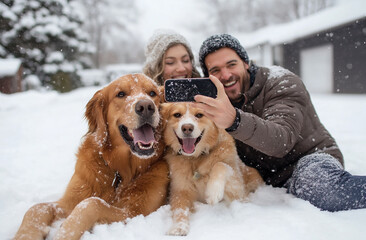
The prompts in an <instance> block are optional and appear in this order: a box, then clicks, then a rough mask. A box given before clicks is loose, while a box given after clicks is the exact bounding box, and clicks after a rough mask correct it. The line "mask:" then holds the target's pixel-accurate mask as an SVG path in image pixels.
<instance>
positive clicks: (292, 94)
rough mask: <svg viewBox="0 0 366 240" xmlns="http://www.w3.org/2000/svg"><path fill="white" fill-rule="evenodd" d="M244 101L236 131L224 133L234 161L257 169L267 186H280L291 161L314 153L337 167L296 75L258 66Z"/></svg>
mask: <svg viewBox="0 0 366 240" xmlns="http://www.w3.org/2000/svg"><path fill="white" fill-rule="evenodd" d="M245 99H246V100H245V103H244V105H243V106H242V111H240V118H241V121H240V124H239V127H238V128H237V130H235V131H233V132H231V133H230V134H231V135H232V136H233V137H234V138H235V139H236V143H237V150H238V154H239V155H240V158H241V159H242V160H243V162H244V163H245V164H246V165H248V166H251V167H254V168H256V169H258V171H259V172H260V174H261V175H262V177H263V179H264V180H265V182H266V183H267V184H270V185H273V186H283V184H284V183H285V182H286V181H287V179H289V178H290V177H291V175H292V172H293V169H294V166H295V165H296V163H297V161H298V160H299V159H300V158H301V157H303V156H305V155H308V154H311V153H314V152H324V153H328V154H330V155H332V156H334V157H335V158H336V159H338V160H339V161H340V162H341V163H342V165H343V156H342V153H341V151H340V150H339V148H338V146H337V144H336V142H335V140H334V139H333V137H332V136H331V135H330V134H329V132H328V131H327V130H326V129H325V127H324V126H323V125H322V124H321V122H320V120H319V118H318V115H317V114H316V111H315V109H314V106H313V104H312V102H311V99H310V96H309V93H308V91H307V90H306V88H305V86H304V84H303V82H302V81H301V79H300V78H299V77H298V76H296V75H295V74H293V73H291V72H290V71H288V70H286V69H283V68H281V67H277V66H273V67H270V68H264V67H260V68H258V71H257V73H256V76H255V81H254V84H253V85H252V87H251V88H250V89H249V90H248V91H247V92H246V93H245Z"/></svg>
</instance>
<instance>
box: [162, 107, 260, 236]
mask: <svg viewBox="0 0 366 240" xmlns="http://www.w3.org/2000/svg"><path fill="white" fill-rule="evenodd" d="M161 113H162V115H163V119H164V120H163V121H164V123H163V124H164V130H163V136H164V140H165V144H166V146H167V150H166V153H165V158H166V160H167V162H168V165H169V170H170V178H171V182H170V206H171V211H172V217H173V226H172V227H171V228H170V230H169V231H168V234H169V235H187V234H188V231H189V214H190V212H191V211H192V210H193V203H194V202H195V201H200V202H203V203H208V204H216V203H218V202H220V201H221V200H225V201H227V202H232V201H233V200H239V201H244V200H245V199H246V197H247V196H248V194H249V192H251V191H253V190H255V189H256V188H257V187H258V185H259V184H262V183H263V180H262V178H261V177H260V175H259V173H258V172H257V170H255V169H254V168H250V167H247V166H245V165H244V163H243V162H242V161H241V160H240V159H239V157H238V155H237V152H236V147H235V142H234V140H233V138H232V137H231V136H230V135H229V134H228V133H227V132H226V131H225V130H224V129H219V128H217V127H216V125H215V124H214V123H213V122H212V121H211V120H210V119H209V118H207V117H206V116H205V115H204V113H203V111H202V110H200V109H197V108H193V107H191V106H190V105H189V103H164V104H162V110H161Z"/></svg>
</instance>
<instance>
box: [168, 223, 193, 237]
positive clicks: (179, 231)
mask: <svg viewBox="0 0 366 240" xmlns="http://www.w3.org/2000/svg"><path fill="white" fill-rule="evenodd" d="M188 231H189V225H188V224H187V223H177V224H174V225H173V226H172V227H171V228H170V229H169V231H168V232H167V235H171V236H187V234H188Z"/></svg>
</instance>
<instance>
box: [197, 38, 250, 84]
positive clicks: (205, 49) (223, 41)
mask: <svg viewBox="0 0 366 240" xmlns="http://www.w3.org/2000/svg"><path fill="white" fill-rule="evenodd" d="M223 47H228V48H231V49H232V50H234V51H235V52H236V53H237V54H238V55H239V57H240V58H241V59H242V60H243V61H244V62H246V63H248V64H249V57H248V54H247V52H246V51H245V49H244V47H243V46H242V45H241V44H240V42H239V40H238V39H236V38H235V37H233V36H231V35H229V34H226V33H224V34H218V35H213V36H211V37H209V38H207V39H206V40H205V41H204V42H203V43H202V46H201V48H200V53H199V61H200V64H201V68H202V72H203V74H204V76H205V77H208V75H209V74H208V70H207V67H206V64H205V58H206V56H207V55H208V54H210V53H212V52H214V51H216V50H218V49H220V48H223Z"/></svg>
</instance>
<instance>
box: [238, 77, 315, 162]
mask: <svg viewBox="0 0 366 240" xmlns="http://www.w3.org/2000/svg"><path fill="white" fill-rule="evenodd" d="M262 91H264V94H263V95H262V96H263V100H261V101H263V110H262V111H260V112H261V114H260V115H255V114H253V113H247V112H243V111H240V117H241V121H240V125H239V127H238V128H237V130H236V131H234V132H232V133H231V135H232V136H233V137H234V138H235V139H238V140H239V141H242V142H243V143H245V144H247V145H249V146H251V147H253V148H254V149H256V150H258V151H260V152H262V153H264V154H266V155H268V156H272V157H276V158H282V157H284V156H285V155H286V154H288V153H289V152H290V151H291V149H292V148H293V147H294V145H295V144H296V143H297V142H298V140H299V138H301V136H300V132H301V129H302V126H303V121H304V113H305V112H306V111H305V108H306V103H307V102H308V101H309V100H308V99H309V94H308V92H307V91H306V89H305V86H304V85H303V82H302V81H301V79H300V78H299V77H297V76H296V75H294V74H287V75H285V76H282V77H280V78H275V79H269V80H267V82H266V84H265V86H264V88H263V90H262ZM254 101H256V100H254Z"/></svg>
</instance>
